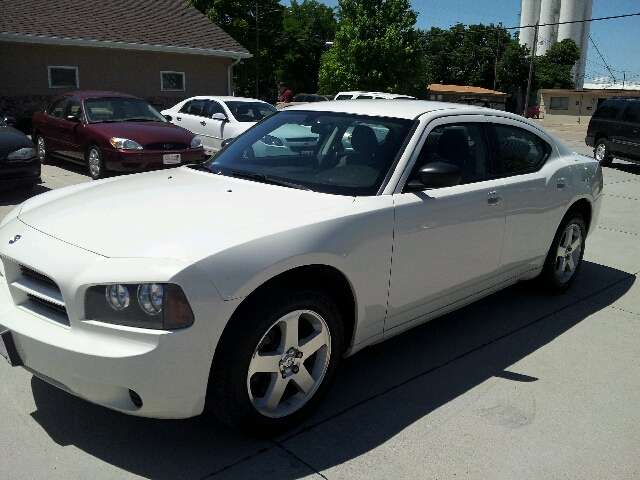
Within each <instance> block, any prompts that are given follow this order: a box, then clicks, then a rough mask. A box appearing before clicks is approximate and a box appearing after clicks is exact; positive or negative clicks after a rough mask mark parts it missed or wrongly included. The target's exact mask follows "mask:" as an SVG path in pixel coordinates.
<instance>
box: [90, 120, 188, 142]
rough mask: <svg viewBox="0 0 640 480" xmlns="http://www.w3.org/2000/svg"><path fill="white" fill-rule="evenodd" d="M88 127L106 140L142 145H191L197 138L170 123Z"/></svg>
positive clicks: (92, 124) (133, 123)
mask: <svg viewBox="0 0 640 480" xmlns="http://www.w3.org/2000/svg"><path fill="white" fill-rule="evenodd" d="M88 127H89V129H91V130H92V131H94V132H96V133H97V134H99V135H100V136H102V137H104V138H111V137H121V138H128V139H131V140H135V141H136V142H138V143H140V144H142V145H144V144H147V143H155V142H181V143H186V144H187V145H189V144H190V143H191V139H193V137H194V136H195V135H194V134H193V133H191V132H189V131H188V130H185V129H184V128H182V127H178V126H177V125H174V124H173V123H169V122H110V123H91V124H88Z"/></svg>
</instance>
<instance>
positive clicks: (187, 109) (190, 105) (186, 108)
mask: <svg viewBox="0 0 640 480" xmlns="http://www.w3.org/2000/svg"><path fill="white" fill-rule="evenodd" d="M204 102H205V100H204V99H201V100H197V99H196V100H191V101H189V102H187V103H185V104H184V105H183V106H182V108H181V109H180V113H187V114H189V115H198V116H199V115H202V108H203V107H204Z"/></svg>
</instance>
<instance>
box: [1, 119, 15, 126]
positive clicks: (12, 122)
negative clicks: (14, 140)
mask: <svg viewBox="0 0 640 480" xmlns="http://www.w3.org/2000/svg"><path fill="white" fill-rule="evenodd" d="M2 121H3V122H4V123H6V124H7V125H9V126H10V127H12V126H14V125H15V124H16V119H15V118H13V117H2Z"/></svg>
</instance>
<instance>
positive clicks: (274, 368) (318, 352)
mask: <svg viewBox="0 0 640 480" xmlns="http://www.w3.org/2000/svg"><path fill="white" fill-rule="evenodd" d="M330 340H331V334H330V332H329V327H328V326H327V323H326V322H325V320H324V319H323V318H322V317H321V316H320V315H319V314H317V313H316V312H313V311H311V310H296V311H294V312H291V313H288V314H286V315H284V316H283V317H281V318H280V319H278V320H277V321H276V322H275V323H274V324H273V325H272V326H271V327H270V328H269V330H268V331H267V333H266V334H265V335H264V336H263V337H262V339H261V340H260V343H259V344H258V347H257V348H256V349H255V351H254V353H253V356H252V357H251V362H250V363H249V371H248V373H247V390H248V392H249V398H250V399H251V403H252V404H253V406H254V408H255V409H256V410H257V411H258V412H259V413H261V414H262V415H264V416H267V417H271V418H281V417H285V416H287V415H290V414H292V413H293V412H295V411H296V410H298V409H299V408H301V407H302V406H303V405H304V404H305V403H307V402H308V401H309V399H311V397H313V395H314V394H315V393H316V390H317V389H318V387H319V386H320V384H321V383H322V379H323V378H324V375H325V373H326V371H327V366H328V365H329V359H330V357H331V341H330Z"/></svg>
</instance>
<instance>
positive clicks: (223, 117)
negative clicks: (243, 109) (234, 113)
mask: <svg viewBox="0 0 640 480" xmlns="http://www.w3.org/2000/svg"><path fill="white" fill-rule="evenodd" d="M211 120H221V121H223V122H228V121H229V119H228V118H227V116H226V115H225V114H224V113H214V114H213V115H211Z"/></svg>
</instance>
